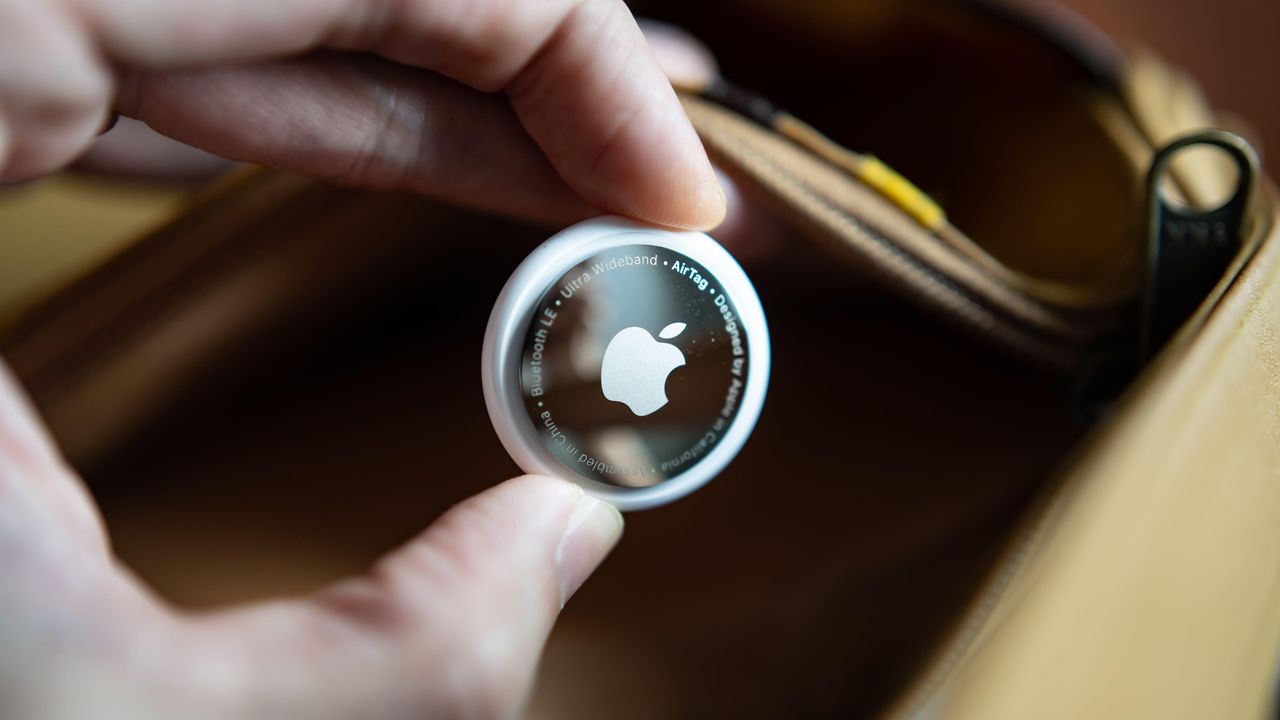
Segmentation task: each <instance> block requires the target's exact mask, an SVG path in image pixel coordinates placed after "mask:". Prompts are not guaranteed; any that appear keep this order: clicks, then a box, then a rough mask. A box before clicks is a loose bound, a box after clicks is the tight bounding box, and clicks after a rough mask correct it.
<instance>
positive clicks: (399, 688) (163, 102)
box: [0, 0, 726, 719]
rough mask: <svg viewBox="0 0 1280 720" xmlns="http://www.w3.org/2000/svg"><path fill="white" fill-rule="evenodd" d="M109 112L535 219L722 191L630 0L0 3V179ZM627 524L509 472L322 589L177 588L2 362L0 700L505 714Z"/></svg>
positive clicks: (195, 709)
mask: <svg viewBox="0 0 1280 720" xmlns="http://www.w3.org/2000/svg"><path fill="white" fill-rule="evenodd" d="M679 45H680V44H679V43H678V42H677V43H676V44H675V46H676V49H675V50H674V51H672V50H668V55H669V56H670V57H672V58H674V59H673V60H672V62H673V63H674V64H676V65H681V64H682V63H684V64H685V66H686V67H687V66H688V65H687V62H686V61H689V58H690V57H692V58H693V60H692V61H690V62H691V63H692V66H694V67H695V71H698V72H701V71H704V70H705V68H702V69H701V70H698V69H696V66H697V65H698V63H699V62H702V61H700V60H699V59H698V54H697V53H696V52H693V53H692V55H690V51H689V48H688V47H687V46H686V47H683V48H681V47H679ZM682 53H683V54H684V56H683V57H682ZM113 109H114V110H118V111H119V112H120V113H121V114H123V115H125V116H128V117H133V118H137V119H139V120H142V121H144V122H146V123H147V124H149V125H150V126H152V127H153V128H155V129H157V130H159V131H160V132H162V133H164V134H166V135H169V136H171V137H173V138H176V139H178V140H181V141H183V142H186V143H188V144H190V145H194V146H197V147H200V148H203V149H205V150H209V151H211V152H214V153H216V154H218V155H221V156H224V157H229V158H233V159H237V160H245V161H250V162H257V163H262V164H266V165H270V166H275V167H280V168H286V169H290V170H294V171H299V172H304V173H309V174H313V175H317V176H321V177H325V178H330V179H333V180H337V181H340V182H344V183H349V184H354V185H362V186H374V187H386V188H397V189H407V190H413V191H418V192H422V193H426V194H431V195H435V196H439V197H444V198H447V199H450V200H454V201H458V202H462V203H466V204H470V205H474V206H479V207H482V208H486V209H492V210H497V211H501V212H505V213H510V214H516V215H522V216H525V217H529V218H532V219H536V220H541V221H547V222H553V223H564V222H569V221H572V220H576V219H579V218H582V217H586V216H589V215H594V214H599V213H601V212H613V213H619V214H624V215H629V216H632V217H636V218H639V219H642V220H647V221H649V222H654V223H659V224H664V225H670V226H677V227H689V228H709V227H712V226H715V225H716V224H717V223H719V222H720V221H721V220H722V219H723V218H724V216H725V212H726V211H725V197H724V194H723V192H722V190H721V189H720V187H719V184H718V183H717V181H716V176H715V173H714V171H713V170H712V167H711V165H710V163H709V162H708V160H707V156H706V154H705V153H704V151H703V149H702V146H701V144H700V143H699V141H698V139H697V136H696V135H695V133H694V132H693V130H692V128H691V127H690V126H689V124H688V121H687V120H686V119H685V117H684V115H683V113H682V112H681V111H680V107H679V105H678V102H677V100H676V97H675V95H674V93H673V92H672V90H671V86H670V84H669V83H668V81H667V79H666V77H665V76H664V74H663V71H662V69H661V68H660V66H659V65H658V63H657V61H656V59H655V57H654V54H653V52H652V51H651V50H650V48H649V46H648V45H647V44H646V42H645V39H644V36H643V35H642V34H641V32H640V30H639V29H638V28H637V26H636V23H635V21H634V20H633V19H632V17H631V16H630V14H629V12H628V11H627V9H626V8H625V6H624V5H623V4H622V3H621V2H618V1H617V0H536V1H535V0H281V1H279V2H262V1H261V0H191V1H190V2H173V1H172V0H38V1H35V0H0V182H12V181H19V180H23V179H29V178H33V177H37V176H40V175H42V174H45V173H49V172H52V171H55V170H57V169H59V168H61V167H63V166H65V165H67V164H68V163H70V162H72V161H74V160H75V159H76V158H77V157H78V156H80V155H81V154H82V153H83V152H84V151H85V149H86V148H88V147H89V146H90V145H91V143H93V141H94V138H95V137H96V136H97V134H98V132H99V130H100V129H101V128H102V126H103V124H104V121H105V120H106V119H107V118H108V117H109V116H110V113H111V112H112V110H113ZM430 471H431V470H430V468H423V473H424V475H429V473H430ZM621 532H622V519H621V516H620V515H619V514H618V513H617V511H616V510H615V509H613V508H612V507H611V506H609V505H607V504H604V503H600V502H597V501H595V500H593V499H591V498H590V497H588V496H586V495H584V494H583V493H582V492H581V491H580V490H578V489H577V487H576V486H574V485H571V484H569V483H566V482H564V481H561V480H556V479H552V478H546V477H532V476H529V477H522V478H516V479H514V480H509V481H507V482H504V483H501V484H499V485H497V486H495V487H494V488H492V489H490V490H488V491H486V492H484V493H482V494H480V495H478V496H476V497H474V498H471V499H470V500H467V501H465V502H463V503H461V504H460V505H458V506H456V507H455V508H453V509H452V510H450V511H449V512H448V513H447V514H446V515H444V516H443V517H441V518H440V519H438V520H436V521H435V522H434V523H433V524H431V525H430V527H428V528H427V529H426V530H425V531H424V532H423V533H422V534H421V535H419V536H418V537H417V538H416V539H414V540H412V541H411V542H409V543H408V544H407V545H405V546H404V547H402V548H400V549H398V550H395V551H393V552H392V553H390V554H389V555H387V556H386V557H385V558H383V559H382V560H381V561H379V562H378V563H377V564H376V565H375V566H374V567H373V568H372V569H370V570H369V572H368V573H367V574H365V575H363V576H360V577H355V578H351V579H349V580H346V581H343V582H340V583H337V584H335V585H333V586H331V587H328V588H326V589H323V590H321V591H319V592H318V593H316V594H315V595H313V596H310V597H303V598H296V599H286V600H279V601H272V602H268V603H263V604H259V605H249V606H242V607H236V608H230V609H226V610H221V611H217V612H211V613H208V612H202V613H193V612H188V611H183V610H181V609H178V608H174V607H172V606H171V605H169V604H168V603H166V602H165V601H163V600H162V599H161V598H159V597H157V596H156V595H155V594H153V593H152V592H150V591H149V590H148V589H147V588H146V587H145V586H144V585H143V584H142V583H141V582H140V581H139V580H138V579H137V578H136V577H134V576H133V575H131V574H130V573H129V572H128V571H127V570H126V569H125V568H123V567H122V566H121V564H120V563H119V562H118V561H117V560H116V559H115V558H114V557H113V556H112V554H111V549H110V542H109V539H108V537H107V535H106V533H105V531H104V528H103V524H102V522H101V519H100V518H99V516H98V513H97V510H96V508H95V506H94V504H93V501H92V498H91V496H90V495H89V493H88V492H87V490H86V488H85V486H84V485H83V483H82V481H81V480H80V478H78V477H77V476H76V474H75V472H74V471H73V470H72V469H70V468H69V467H68V466H67V464H66V463H65V461H64V460H63V459H62V458H61V456H60V455H59V453H58V450H57V448H56V446H55V444H54V442H53V441H52V440H51V439H50V437H49V435H48V434H47V432H46V431H45V429H44V428H43V426H42V424H41V422H40V420H39V418H38V416H37V415H36V413H35V412H34V410H33V409H32V407H31V406H30V404H29V403H28V401H27V400H26V398H25V396H24V395H23V393H22V391H21V389H20V388H19V386H18V385H17V383H16V382H15V381H14V380H13V378H12V377H11V376H10V375H9V373H8V372H7V371H5V370H4V369H3V366H2V365H0V572H2V574H3V578H2V579H0V715H2V716H4V717H5V718H42V719H45V718H55V719H56V718H78V717H95V718H102V717H121V718H153V717H206V716H207V717H218V718H226V717H233V718H254V717H262V718H281V717H307V718H327V717H334V718H345V717H360V718H379V717H387V718H398V717H457V716H465V717H512V716H517V715H519V713H520V712H521V709H522V708H523V706H524V703H525V702H526V701H527V698H528V695H529V693H530V690H531V687H532V683H533V677H534V673H535V669H536V666H537V660H538V657H539V655H540V653H541V650H542V646H543V643H544V641H545V639H546V637H547V634H548V633H549V632H550V629H551V627H552V625H553V623H554V622H555V619H556V616H557V614H558V613H559V611H560V609H561V608H562V606H563V604H564V602H565V601H567V600H568V599H569V597H570V596H572V594H573V593H574V591H575V590H577V588H578V587H579V586H580V585H581V584H582V583H583V582H584V581H585V580H586V579H587V577H588V576H589V575H590V574H591V572H592V571H593V570H594V569H595V568H596V567H597V566H598V565H599V563H600V562H601V561H602V560H603V559H604V557H605V555H607V553H608V552H609V550H610V549H611V548H612V547H613V546H614V544H615V543H616V542H617V541H618V539H619V537H620V535H621Z"/></svg>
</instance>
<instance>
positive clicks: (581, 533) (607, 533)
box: [556, 492, 622, 607]
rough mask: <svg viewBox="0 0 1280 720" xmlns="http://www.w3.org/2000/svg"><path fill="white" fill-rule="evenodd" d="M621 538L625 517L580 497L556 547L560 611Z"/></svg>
mask: <svg viewBox="0 0 1280 720" xmlns="http://www.w3.org/2000/svg"><path fill="white" fill-rule="evenodd" d="M621 536H622V513H620V512H618V509H617V508H615V507H614V506H612V505H610V504H609V503H606V502H601V501H600V500H597V499H595V498H593V497H591V496H590V495H588V494H586V493H585V492H584V493H581V494H580V495H579V496H578V504H577V505H576V506H575V507H574V509H573V514H572V515H570V516H569V522H568V523H567V524H566V525H565V528H564V534H563V535H561V536H560V544H559V545H558V546H556V568H557V569H558V570H559V572H560V607H564V604H565V603H566V602H568V600H569V598H571V597H573V594H574V593H575V592H577V591H578V588H579V587H582V583H584V582H586V580H587V578H588V577H590V576H591V573H593V572H595V569H596V568H597V567H599V565H600V563H601V562H602V561H603V560H604V558H605V556H606V555H608V554H609V551H610V550H612V549H613V546H614V545H616V544H617V543H618V538H620V537H621Z"/></svg>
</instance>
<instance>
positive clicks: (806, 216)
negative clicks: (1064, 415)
mask: <svg viewBox="0 0 1280 720" xmlns="http://www.w3.org/2000/svg"><path fill="white" fill-rule="evenodd" d="M708 125H714V123H703V128H702V130H703V136H704V139H706V140H708V141H709V144H712V145H713V147H714V150H715V151H716V152H717V153H718V154H720V155H723V156H725V157H726V159H729V160H731V161H733V162H734V163H736V164H737V166H738V167H740V168H741V169H742V170H743V172H745V173H746V174H747V175H748V176H749V177H751V178H754V179H756V180H757V181H761V182H764V183H766V184H768V185H770V186H772V187H773V188H774V189H775V190H776V191H777V192H778V193H779V194H781V195H785V196H787V197H788V198H789V199H791V200H792V201H793V202H794V203H795V206H793V205H789V204H788V203H785V202H776V204H777V205H778V206H779V207H780V209H782V210H783V211H784V212H786V213H788V214H789V215H790V216H792V217H793V218H794V219H796V220H798V221H799V222H801V223H802V224H804V225H805V226H807V227H809V228H810V229H812V230H816V231H817V232H816V234H817V235H818V236H819V237H822V238H823V239H824V240H827V241H829V242H834V243H835V244H836V245H838V246H839V247H840V248H841V249H842V250H843V251H845V252H848V251H850V250H853V251H855V252H857V253H860V254H861V255H863V256H865V257H867V258H869V259H870V260H871V264H872V266H873V267H874V268H875V269H876V270H877V271H878V272H880V273H881V274H882V275H884V276H886V277H887V278H888V279H889V280H890V281H894V282H893V284H894V286H896V287H899V288H902V289H904V290H905V289H908V288H909V289H910V292H908V294H909V295H915V296H917V297H918V298H919V299H920V300H921V301H922V302H924V303H926V304H927V305H929V306H930V307H932V308H935V309H938V310H941V311H943V312H944V314H946V315H948V316H949V317H951V318H952V319H954V320H957V321H959V323H960V324H962V325H964V326H966V327H968V328H969V329H970V330H972V331H974V332H976V333H978V334H979V335H982V336H985V337H988V338H992V339H994V340H996V341H998V342H1000V343H1001V344H1003V345H1005V346H1007V347H1010V348H1011V349H1013V350H1015V351H1018V352H1020V353H1022V354H1024V355H1028V356H1030V357H1032V358H1035V359H1037V360H1039V361H1041V362H1043V363H1045V364H1048V365H1050V366H1054V367H1069V366H1071V365H1073V364H1074V362H1075V361H1076V360H1078V358H1079V355H1080V353H1079V351H1078V350H1076V349H1075V348H1072V347H1070V346H1069V345H1061V344H1056V343H1053V342H1049V341H1046V340H1043V339H1041V338H1039V337H1036V336H1035V335H1033V334H1032V333H1030V332H1028V331H1026V330H1024V329H1022V328H1019V327H1017V326H1016V325H1014V324H1013V322H1011V321H1010V320H1008V319H1006V318H1004V317H1001V316H1000V315H998V314H997V313H996V312H995V311H994V310H992V309H991V308H989V307H987V306H985V305H983V304H982V303H980V302H979V301H977V300H975V299H974V298H973V297H971V296H970V294H969V293H968V292H967V291H965V290H964V289H962V288H960V287H957V286H956V285H955V284H954V283H952V282H951V281H950V280H949V279H947V278H945V277H944V276H941V275H940V274H938V273H937V271H935V270H934V269H933V268H931V267H929V266H927V265H924V264H923V263H921V262H920V261H919V260H917V259H916V258H915V257H914V256H912V255H910V254H909V253H907V252H906V251H905V250H903V249H902V248H900V247H898V246H897V244H896V243H893V242H892V241H890V240H889V239H888V238H886V237H884V236H883V235H881V234H879V233H877V232H875V231H873V230H871V229H870V228H869V227H867V226H866V225H864V224H862V223H861V222H858V221H857V220H856V219H854V218H853V217H852V216H850V215H849V214H848V213H847V212H845V211H844V210H843V209H841V208H839V207H837V206H835V204H834V203H832V202H830V201H829V200H827V199H826V198H824V197H822V196H821V195H819V194H818V193H817V192H815V191H814V190H813V189H811V188H809V187H808V186H806V185H805V184H804V183H803V182H801V181H800V180H798V179H797V178H795V177H794V176H793V175H791V174H790V173H787V172H785V171H783V170H781V169H780V168H778V167H777V166H776V165H775V164H774V163H773V162H772V161H770V160H769V159H768V158H765V157H764V156H763V155H761V154H760V153H758V152H756V151H755V150H752V149H751V148H749V147H747V146H745V145H744V144H743V143H741V142H735V141H734V140H733V136H732V135H731V134H730V133H727V132H725V131H723V130H721V129H720V128H718V127H714V126H712V127H708ZM796 206H802V207H796ZM842 239H847V240H848V241H849V242H842V241H841V240H842ZM850 245H855V246H856V247H852V248H851V247H850ZM1024 324H1027V325H1029V323H1024Z"/></svg>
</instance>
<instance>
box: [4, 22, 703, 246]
mask: <svg viewBox="0 0 1280 720" xmlns="http://www.w3.org/2000/svg"><path fill="white" fill-rule="evenodd" d="M667 45H668V46H670V45H671V43H667ZM677 55H679V51H678V50H677ZM686 56H687V53H686ZM695 60H696V58H695ZM499 91H500V92H499ZM112 107H114V108H115V109H117V110H119V111H120V112H121V113H122V114H124V115H126V116H129V117H135V118H138V119H140V120H142V121H144V122H146V123H147V124H149V125H150V126H152V127H153V128H155V129H157V130H158V131H160V132H161V133H163V134H165V135H169V136H171V137H173V138H176V139H178V140H181V141H183V142H186V143H188V144H191V145H194V146H196V147H200V148H203V149H205V150H209V151H211V152H213V153H215V154H218V155H221V156H224V157H228V158H232V159H236V160H246V161H251V162H257V163H261V164H265V165H270V166H274V167H280V168H284V169H289V170H294V171H298V172H304V173H309V174H313V175H318V176H321V177H325V178H330V179H333V180H337V181H340V182H344V183H349V184H356V185H363V186H373V187H385V188H399V189H408V190H415V191H419V192H424V193H428V194H432V195H436V196H439V197H442V198H445V199H450V200H455V201H459V202H464V203H467V204H471V205H474V206H479V207H482V208H488V209H495V210H500V211H503V212H508V213H513V214H518V215H523V216H526V217H531V218H536V219H541V220H545V221H551V222H557V223H563V222H568V221H571V220H577V219H580V218H581V217H584V216H587V215H592V214H598V213H599V212H600V211H607V212H615V213H620V214H624V215H630V216H633V217H636V218H639V219H642V220H647V221H650V222H655V223H658V224H665V225H673V226H682V227H699V228H706V227H711V226H714V225H715V224H716V223H718V222H719V220H720V219H721V218H722V217H723V216H724V213H725V203H724V198H723V195H722V193H721V190H720V189H719V187H718V186H717V183H716V182H715V176H714V174H713V172H712V170H711V166H710V164H709V163H708V162H707V159H706V155H705V153H704V152H703V150H702V147H701V145H700V143H699V142H698V139H697V137H696V135H695V134H694V132H693V130H692V128H691V127H690V126H689V123H688V121H687V119H685V117H684V114H683V113H682V112H681V110H680V107H679V104H678V102H677V100H676V98H675V96H674V93H672V91H671V88H670V85H669V84H668V83H667V82H666V80H665V78H664V77H663V75H662V72H661V70H660V69H659V68H658V66H657V64H656V63H655V61H654V57H653V54H652V52H651V51H650V50H649V48H648V46H647V45H646V44H645V41H644V38H643V37H642V35H641V34H640V32H639V30H638V29H637V27H636V25H635V22H634V21H633V20H632V19H631V16H630V14H629V12H628V11H627V9H626V7H625V5H623V4H622V2H620V0H575V1H570V0H555V1H552V2H532V1H528V0H524V1H522V0H487V1H486V2H472V1H471V0H413V1H410V2H399V3H386V2H359V1H357V2H350V1H344V0H290V2H286V3H266V4H264V3H260V2H254V1H253V0H233V1H231V2H227V1H225V0H216V1H215V0H201V1H200V2H196V3H176V4H175V3H170V2H162V1H161V0H48V1H46V2H38V3H33V2H26V1H25V0H0V181H11V180H18V179H24V178H29V177H33V176H36V175H39V174H42V173H46V172H49V171H51V170H54V169H57V168H59V167H61V166H63V165H65V164H66V163H68V162H69V161H71V160H72V159H74V158H75V157H77V156H78V155H79V154H81V153H82V152H83V151H84V150H85V148H86V147H88V146H89V144H90V143H91V142H92V140H93V138H94V136H95V135H96V133H97V132H98V130H99V129H100V128H101V127H102V125H103V123H104V120H105V118H107V117H108V115H109V111H110V109H111V108H112Z"/></svg>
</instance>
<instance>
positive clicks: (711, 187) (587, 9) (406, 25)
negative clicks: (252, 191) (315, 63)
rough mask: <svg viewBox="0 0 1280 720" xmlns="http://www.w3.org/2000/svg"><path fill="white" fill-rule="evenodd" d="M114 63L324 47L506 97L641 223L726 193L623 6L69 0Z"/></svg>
mask: <svg viewBox="0 0 1280 720" xmlns="http://www.w3.org/2000/svg"><path fill="white" fill-rule="evenodd" d="M66 1H67V2H71V3H72V6H73V8H74V10H75V12H76V13H77V15H78V17H79V18H81V19H82V20H83V22H84V26H85V27H86V28H88V29H89V32H90V33H91V34H92V35H93V39H94V41H95V44H96V45H97V46H99V47H102V48H104V49H105V50H106V52H107V54H108V55H109V56H110V59H111V60H112V61H114V62H116V63H121V64H125V65H129V66H134V67H142V68H148V69H169V68H179V67H191V66H199V65H210V64H218V63H226V62H240V61H249V60H260V59H267V58H274V57H280V56H284V55H292V54H297V53H301V52H305V51H307V50H309V49H313V48H316V47H321V46H328V47H335V48H341V49H352V50H363V51H369V52H374V53H377V54H379V55H382V56H384V57H387V58H388V59H391V60H395V61H397V62H401V63H405V64H409V65H414V66H417V67H421V68H424V69H427V70H431V71H434V72H438V73H441V74H443V75H446V76H448V77H451V78H453V79H455V80H458V81H459V82H462V83H465V84H467V85H470V86H472V87H474V88H477V89H480V90H485V91H498V90H502V91H505V92H506V93H507V94H508V95H509V96H510V98H511V103H512V106H513V108H514V109H515V111H516V113H517V115H518V116H519V118H520V121H521V123H522V124H523V126H524V127H525V129H526V130H527V131H528V132H529V134H530V136H532V138H533V139H534V141H535V142H536V143H537V144H538V146H539V147H540V148H541V149H542V151H543V152H544V153H545V154H546V155H547V157H548V159H549V160H550V161H551V163H552V165H553V166H554V167H555V169H556V171H557V172H558V173H559V174H560V175H561V176H562V177H563V178H564V179H565V181H566V182H567V183H568V184H569V186H570V187H571V188H573V189H574V190H575V191H576V192H578V193H579V194H581V195H582V196H583V197H584V198H586V199H587V200H589V201H591V202H592V203H594V204H596V205H598V206H600V207H602V208H604V209H606V210H610V211H613V212H618V213H622V214H626V215H630V216H633V217H637V218H640V219H643V220H648V221H651V222H655V223H659V224H664V225H674V226H683V227H710V226H713V225H715V224H717V223H718V222H719V221H720V219H721V218H722V217H723V215H724V212H725V205H724V196H723V194H722V193H721V191H720V188H719V185H718V184H717V182H716V177H715V174H714V172H713V171H712V169H711V165H710V162H709V161H708V160H707V156H706V153H705V151H704V150H703V148H702V145H701V143H700V142H699V140H698V138H697V135H696V134H695V133H694V131H693V128H692V126H690V124H689V122H688V119H687V118H686V117H685V115H684V113H683V111H682V110H681V107H680V104H679V101H678V100H677V99H676V96H675V93H674V91H673V90H672V89H671V85H670V83H669V82H668V81H667V79H666V77H665V76H664V75H663V73H662V71H661V69H660V68H659V66H658V64H657V61H656V60H655V59H654V57H653V54H652V52H651V51H650V50H649V48H648V46H647V44H646V43H645V40H644V37H643V35H642V34H641V33H640V30H639V28H638V27H637V26H636V23H635V20H634V19H633V18H632V17H631V14H630V12H629V11H628V10H627V8H626V6H625V5H624V4H623V2H622V1H621V0H399V1H395V0H392V1H387V2H371V1H370V0H287V1H284V2H272V3H263V2H260V1H259V0H198V1H197V2H187V3H172V2H169V1H168V0H66Z"/></svg>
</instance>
